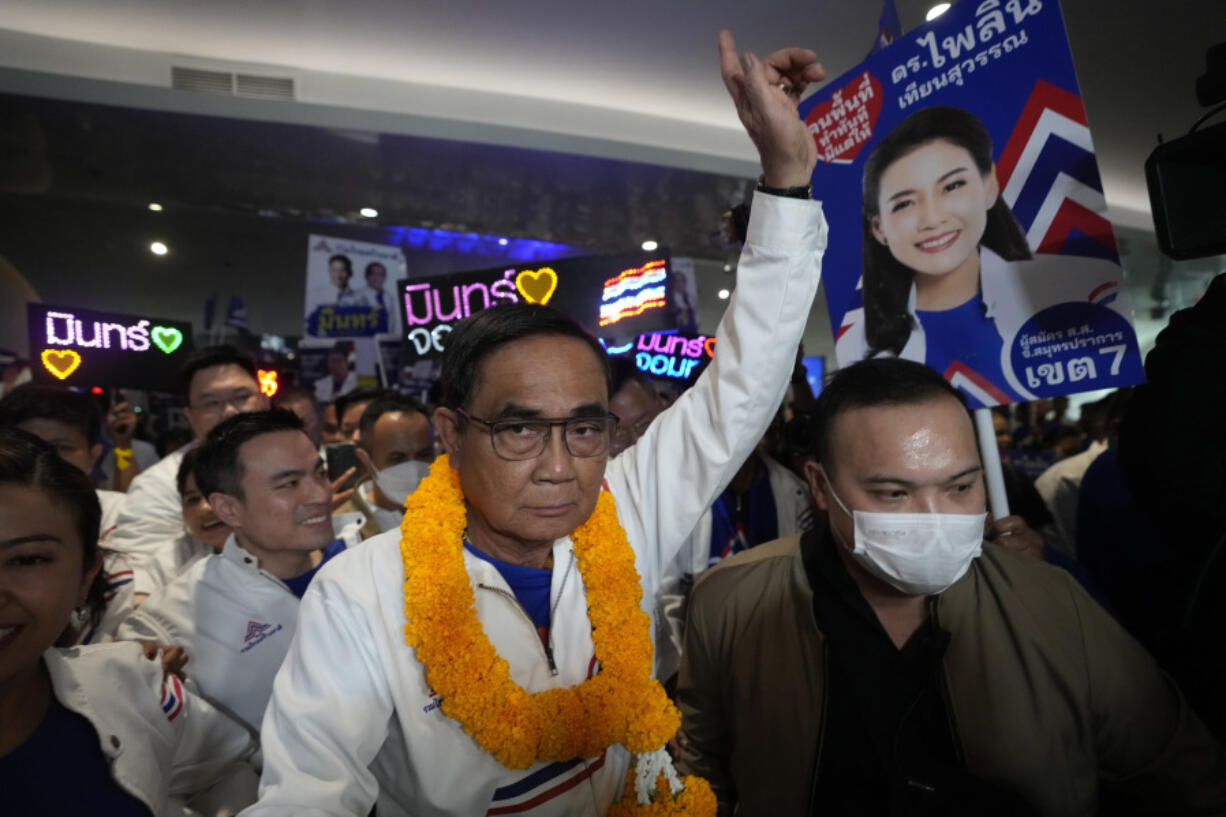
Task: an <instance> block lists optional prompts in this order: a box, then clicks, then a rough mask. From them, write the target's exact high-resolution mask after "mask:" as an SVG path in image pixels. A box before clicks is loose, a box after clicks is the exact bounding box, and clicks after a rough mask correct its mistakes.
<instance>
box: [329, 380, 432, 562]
mask: <svg viewBox="0 0 1226 817" xmlns="http://www.w3.org/2000/svg"><path fill="white" fill-rule="evenodd" d="M357 443H358V451H357V456H358V461H359V462H361V463H362V468H363V470H364V471H365V478H364V479H363V480H362V481H360V482H359V483H358V485H357V486H356V489H355V490H354V492H353V498H352V499H350V501H349V503H347V504H346V505H342V506H341V507H340V508H339V509H338V510H337V513H342V512H344V511H346V510H357V511H360V512H362V513H363V514H365V515H366V524H365V525H364V526H363V527H362V537H363V538H364V539H368V538H370V537H371V536H375V535H377V534H379V533H382V532H384V531H388V530H392V529H393V528H397V527H399V526H400V519H401V517H402V516H403V515H404V502H405V500H406V499H408V497H409V495H410V494H412V493H413V492H414V491H415V490H417V484H418V483H419V482H421V480H422V479H423V478H424V477H425V476H426V474H428V473H429V471H430V463H431V462H433V461H434V434H433V432H432V431H431V430H430V421H429V419H428V418H427V417H426V412H425V409H424V408H423V407H422V406H421V405H420V404H419V403H417V402H416V401H414V400H411V399H409V398H408V397H405V396H404V395H402V394H397V393H396V392H387V393H386V394H384V395H383V396H381V397H378V398H376V399H375V400H373V401H372V402H371V403H370V405H369V406H367V407H366V410H365V411H363V412H362V419H361V420H360V421H359V424H358V441H357Z"/></svg>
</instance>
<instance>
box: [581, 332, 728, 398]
mask: <svg viewBox="0 0 1226 817" xmlns="http://www.w3.org/2000/svg"><path fill="white" fill-rule="evenodd" d="M605 351H607V352H608V353H609V354H610V355H611V356H614V357H631V358H633V359H634V365H635V366H637V367H638V369H639V371H641V372H642V373H643V374H645V375H647V376H649V377H659V378H666V379H668V380H676V381H678V382H679V383H683V384H684V385H686V386H691V385H693V384H694V381H695V380H697V379H698V375H700V374H702V372H703V369H705V368H707V364H708V363H710V362H711V358H712V357H713V356H714V355H715V336H714V335H687V334H681V333H675V332H674V333H668V332H651V333H649V334H645V335H639V336H638V338H636V339H635V340H634V341H633V342H631V343H626V344H622V345H620V346H610V345H608V344H607V343H606V344H605Z"/></svg>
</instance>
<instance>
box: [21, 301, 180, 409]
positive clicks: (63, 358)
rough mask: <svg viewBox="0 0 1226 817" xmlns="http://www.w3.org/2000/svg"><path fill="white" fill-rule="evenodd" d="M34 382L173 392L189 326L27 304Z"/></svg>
mask: <svg viewBox="0 0 1226 817" xmlns="http://www.w3.org/2000/svg"><path fill="white" fill-rule="evenodd" d="M26 316H27V319H28V323H29V338H30V360H31V361H32V364H31V367H30V368H31V371H32V372H33V374H34V379H35V380H36V381H39V382H42V383H65V384H67V385H70V386H89V387H93V386H114V387H121V388H123V387H126V388H134V389H150V390H155V391H177V390H178V377H179V369H180V367H181V366H182V365H183V361H184V360H185V359H186V358H187V356H188V355H189V354H190V353H191V351H192V325H191V324H190V323H187V322H185V321H170V320H163V319H160V318H151V317H146V316H144V315H120V314H117V313H114V312H95V311H94V310H92V309H80V308H78V307H69V306H51V305H48V304H29V305H28V307H27V309H26Z"/></svg>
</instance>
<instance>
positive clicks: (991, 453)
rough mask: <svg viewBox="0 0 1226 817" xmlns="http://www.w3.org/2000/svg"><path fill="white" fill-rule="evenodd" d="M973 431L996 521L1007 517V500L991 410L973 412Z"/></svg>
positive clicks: (990, 505) (979, 409)
mask: <svg viewBox="0 0 1226 817" xmlns="http://www.w3.org/2000/svg"><path fill="white" fill-rule="evenodd" d="M974 417H975V431H976V432H977V434H978V437H979V458H980V459H981V460H983V477H984V480H985V481H986V482H987V485H988V507H989V508H990V509H991V511H992V516H993V517H995V518H996V519H1004V518H1005V517H1006V516H1008V515H1009V500H1008V499H1007V498H1006V496H1005V472H1004V469H1002V468H1001V467H1000V449H999V448H997V446H996V428H995V427H994V426H993V425H992V410H991V409H990V408H977V409H975V411H974Z"/></svg>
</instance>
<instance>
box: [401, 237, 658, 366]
mask: <svg viewBox="0 0 1226 817" xmlns="http://www.w3.org/2000/svg"><path fill="white" fill-rule="evenodd" d="M400 292H401V303H402V306H403V308H404V313H403V317H404V327H405V335H404V359H403V361H402V362H403V363H404V364H405V365H411V364H413V363H415V362H416V361H418V360H422V359H427V358H437V357H438V356H440V355H441V354H442V351H443V347H444V345H445V344H446V338H447V335H448V334H449V333H450V332H451V329H452V326H454V325H455V323H457V322H458V321H461V320H463V319H464V318H467V317H469V316H470V315H473V314H474V313H476V312H480V311H481V310H484V309H491V308H493V307H497V306H500V305H503V304H511V303H525V302H526V303H535V304H543V305H547V306H550V307H552V308H554V309H557V310H558V311H560V312H563V313H565V314H567V315H569V316H570V317H571V318H573V319H574V320H575V321H577V322H578V323H579V324H581V325H582V326H584V327H585V328H587V329H588V330H589V331H590V332H592V333H593V334H596V333H598V331H599V330H600V328H601V327H602V326H612V327H613V328H614V331H615V332H618V333H623V334H624V335H625V336H633V335H635V334H636V333H638V332H641V331H649V330H656V329H671V328H673V327H674V326H676V322H675V317H674V315H673V314H672V312H671V311H670V310H668V309H660V308H659V307H661V306H665V305H666V304H667V303H668V298H669V297H670V294H671V289H670V284H669V268H668V258H667V255H664V256H662V255H661V254H660V253H648V252H635V253H626V254H622V255H614V256H591V257H587V258H562V259H557V260H554V261H549V262H537V263H534V264H528V265H521V266H515V267H494V268H491V269H485V270H474V271H472V272H460V273H454V274H451V275H445V276H438V277H434V278H427V279H422V280H413V279H410V280H407V281H401V282H400Z"/></svg>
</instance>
